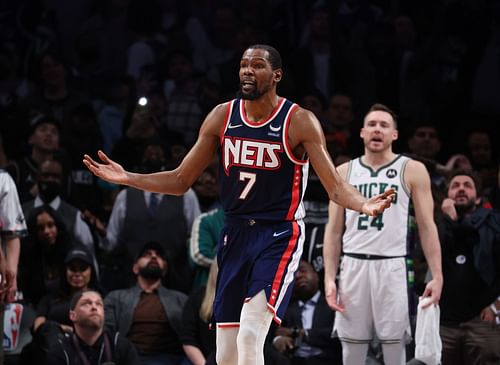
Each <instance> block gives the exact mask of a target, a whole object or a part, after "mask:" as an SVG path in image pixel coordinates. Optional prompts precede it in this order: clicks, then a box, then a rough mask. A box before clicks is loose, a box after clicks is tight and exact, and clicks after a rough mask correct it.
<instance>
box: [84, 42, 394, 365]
mask: <svg viewBox="0 0 500 365" xmlns="http://www.w3.org/2000/svg"><path fill="white" fill-rule="evenodd" d="M282 75H283V71H282V69H281V56H280V55H279V53H278V52H277V51H276V50H275V49H274V48H272V47H270V46H267V45H254V46H251V47H249V48H248V49H247V50H246V51H245V52H244V54H243V56H242V58H241V63H240V71H239V76H240V85H241V87H240V92H239V96H238V98H237V99H235V100H232V101H230V102H227V103H224V104H221V105H218V106H216V107H215V108H214V109H213V110H212V111H211V112H210V113H209V114H208V116H207V117H206V119H205V121H204V122H203V124H202V126H201V129H200V132H199V136H198V140H197V142H196V143H195V145H194V146H193V148H192V149H191V150H190V151H189V153H188V154H187V155H186V157H185V158H184V160H183V161H182V162H181V164H180V165H179V166H178V167H177V168H176V169H174V170H172V171H163V172H159V173H154V174H135V173H131V172H128V171H125V170H124V169H123V168H122V167H121V166H120V165H119V164H117V163H115V162H114V161H112V160H110V159H109V158H108V157H107V156H106V155H105V154H104V153H103V152H101V151H99V152H98V155H99V158H100V159H101V160H102V162H103V163H98V162H96V161H94V160H93V159H92V158H91V157H89V156H88V155H85V157H84V163H85V165H86V166H87V167H88V168H89V169H90V171H92V172H93V173H94V174H95V175H97V176H98V177H100V178H102V179H104V180H107V181H110V182H113V183H116V184H122V185H128V186H132V187H135V188H138V189H143V190H149V191H153V192H158V193H163V194H174V195H179V194H183V193H184V192H185V191H186V190H187V189H188V188H189V187H190V186H191V185H192V184H193V183H194V182H195V181H196V178H197V177H198V176H199V175H200V174H201V173H202V172H203V170H204V169H205V168H206V167H207V166H208V165H209V164H210V163H211V162H212V161H213V158H214V155H215V153H216V152H217V151H218V149H219V148H220V152H221V155H220V175H219V180H220V184H221V186H220V188H221V194H220V196H221V201H222V205H223V208H224V212H225V217H226V218H225V219H226V222H225V227H224V228H223V231H222V234H221V238H220V241H219V245H218V253H217V260H218V263H219V276H218V282H217V289H216V297H215V301H214V322H215V324H216V329H217V332H216V338H217V363H218V364H219V365H236V364H238V365H250V364H251V365H263V364H264V357H263V345H264V340H265V337H266V334H267V332H268V329H269V326H270V324H271V321H272V320H273V319H274V320H275V321H277V322H278V323H279V322H280V318H281V316H282V315H283V313H284V310H285V309H286V305H287V304H288V301H289V299H290V294H291V289H292V282H293V278H294V273H295V271H296V269H297V267H298V263H299V259H300V256H301V253H302V244H303V240H304V224H303V222H302V218H303V216H304V209H303V206H302V198H303V196H304V191H305V188H306V181H307V175H308V167H309V161H311V163H312V165H313V167H314V169H315V170H316V173H317V174H318V176H319V177H320V179H321V181H322V183H323V185H324V187H325V189H326V191H327V192H328V194H329V196H330V199H332V200H334V201H335V202H336V203H338V204H340V205H342V206H345V207H347V208H350V209H353V210H356V211H359V212H362V213H364V214H367V215H369V216H372V215H376V214H379V213H381V212H382V211H384V209H386V208H387V207H389V206H390V204H391V200H392V199H393V197H394V191H393V190H391V189H389V190H388V191H386V192H385V193H382V194H379V195H377V196H375V197H373V198H371V199H366V198H364V197H363V196H362V195H361V194H360V193H359V192H358V191H357V190H356V189H354V188H353V187H352V186H350V185H349V184H347V183H345V181H344V180H342V179H341V178H340V176H339V175H338V173H337V171H336V169H335V167H334V165H333V163H332V161H331V159H330V156H329V155H328V152H327V150H326V148H325V139H324V136H323V133H322V130H321V126H320V124H319V122H318V120H317V119H316V118H315V117H314V115H313V114H312V113H311V112H309V111H307V110H305V109H302V108H300V107H299V106H297V105H296V104H294V103H292V102H290V101H289V100H286V99H285V98H282V97H280V96H278V95H277V94H276V85H277V84H278V82H279V81H280V80H281V77H282Z"/></svg>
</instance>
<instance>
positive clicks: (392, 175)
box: [385, 169, 398, 179]
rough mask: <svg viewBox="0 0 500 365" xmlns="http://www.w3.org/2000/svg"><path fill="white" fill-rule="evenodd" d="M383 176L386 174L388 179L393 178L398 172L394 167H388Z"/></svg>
mask: <svg viewBox="0 0 500 365" xmlns="http://www.w3.org/2000/svg"><path fill="white" fill-rule="evenodd" d="M385 176H387V177H388V178H389V179H394V178H395V177H396V176H398V172H397V171H396V170H395V169H389V170H387V172H386V173H385Z"/></svg>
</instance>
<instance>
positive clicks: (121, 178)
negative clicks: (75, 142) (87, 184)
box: [83, 151, 128, 185]
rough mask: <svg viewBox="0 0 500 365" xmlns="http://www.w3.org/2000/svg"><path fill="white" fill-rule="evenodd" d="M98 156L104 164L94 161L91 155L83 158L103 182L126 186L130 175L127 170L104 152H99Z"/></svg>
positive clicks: (86, 164)
mask: <svg viewBox="0 0 500 365" xmlns="http://www.w3.org/2000/svg"><path fill="white" fill-rule="evenodd" d="M97 155H98V156H99V158H100V159H101V161H102V162H103V163H99V162H97V161H95V160H93V159H92V157H90V156H89V155H84V156H83V163H84V164H85V166H87V168H88V169H89V170H90V171H91V172H92V173H93V174H94V175H96V176H98V177H100V178H101V179H103V180H106V181H109V182H111V183H115V184H124V185H125V184H126V182H127V180H128V175H127V172H126V171H125V169H124V168H123V167H122V166H121V165H120V164H118V163H116V162H114V161H113V160H111V159H110V158H109V157H108V156H106V154H105V153H104V152H102V151H98V152H97Z"/></svg>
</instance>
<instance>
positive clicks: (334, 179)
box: [289, 108, 395, 215]
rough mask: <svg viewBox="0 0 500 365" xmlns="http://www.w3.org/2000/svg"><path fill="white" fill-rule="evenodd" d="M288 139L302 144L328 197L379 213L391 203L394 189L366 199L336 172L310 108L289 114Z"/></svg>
mask: <svg viewBox="0 0 500 365" xmlns="http://www.w3.org/2000/svg"><path fill="white" fill-rule="evenodd" d="M289 140H290V145H291V147H292V149H294V148H295V149H297V150H298V151H300V146H303V149H304V152H306V153H307V155H308V156H309V160H310V161H311V164H312V166H313V168H314V170H315V171H316V173H317V174H318V176H319V178H320V180H321V183H322V184H323V186H324V188H325V190H326V191H327V192H328V196H329V197H330V200H332V201H334V202H335V203H337V204H339V205H341V206H342V207H344V208H348V209H352V210H356V211H358V212H361V213H365V214H367V215H378V214H380V213H382V212H383V211H384V210H385V209H387V208H388V207H389V206H390V205H391V202H392V199H393V198H394V194H395V192H394V190H393V189H389V190H388V191H386V192H385V193H383V194H380V195H377V196H374V197H372V198H370V199H368V200H367V199H366V198H364V197H363V196H362V195H361V194H360V193H359V192H358V191H357V190H356V189H355V188H354V187H353V186H352V185H350V184H348V183H347V182H346V181H345V180H344V179H343V178H342V177H341V176H340V175H339V174H338V172H337V169H336V168H335V166H334V164H333V162H332V160H331V158H330V155H329V154H328V151H327V149H326V143H325V136H324V135H323V131H322V129H321V125H320V123H319V121H318V120H317V119H316V117H315V116H314V114H312V113H311V112H309V111H307V110H305V109H302V108H299V109H298V110H297V112H296V113H295V114H294V115H293V116H292V123H291V126H290V130H289Z"/></svg>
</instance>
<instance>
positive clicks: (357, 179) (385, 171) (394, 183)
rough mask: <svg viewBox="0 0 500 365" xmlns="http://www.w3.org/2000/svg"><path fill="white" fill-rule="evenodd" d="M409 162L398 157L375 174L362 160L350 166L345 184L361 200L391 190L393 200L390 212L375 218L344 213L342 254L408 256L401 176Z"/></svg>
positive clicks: (407, 209)
mask: <svg viewBox="0 0 500 365" xmlns="http://www.w3.org/2000/svg"><path fill="white" fill-rule="evenodd" d="M409 160H410V159H409V158H408V157H404V156H401V155H398V156H397V157H396V158H395V159H394V160H393V161H392V162H390V163H389V164H387V165H385V166H382V167H381V168H379V169H378V170H377V171H374V170H372V168H370V167H369V166H366V165H364V164H363V162H362V161H361V158H357V159H354V160H352V161H350V162H349V167H348V170H347V177H346V180H347V181H348V182H349V183H350V184H351V185H353V186H354V187H355V188H356V189H358V190H359V192H361V194H362V195H363V196H365V197H366V198H370V197H372V196H374V195H377V194H381V193H383V192H384V191H385V190H387V189H389V188H393V189H394V190H395V191H396V198H395V200H394V201H393V203H392V205H391V207H390V208H389V209H386V210H385V211H384V212H383V213H382V214H381V215H378V216H376V217H370V216H367V215H366V214H361V213H358V212H356V211H354V210H350V209H346V210H345V226H346V228H345V232H344V236H343V250H344V252H348V253H360V254H369V255H380V256H405V255H406V254H407V253H408V252H407V251H408V250H407V240H408V226H409V224H408V222H409V214H410V193H409V190H408V188H407V186H406V185H405V183H404V180H403V175H404V170H405V167H406V164H407V163H408V161H409Z"/></svg>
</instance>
